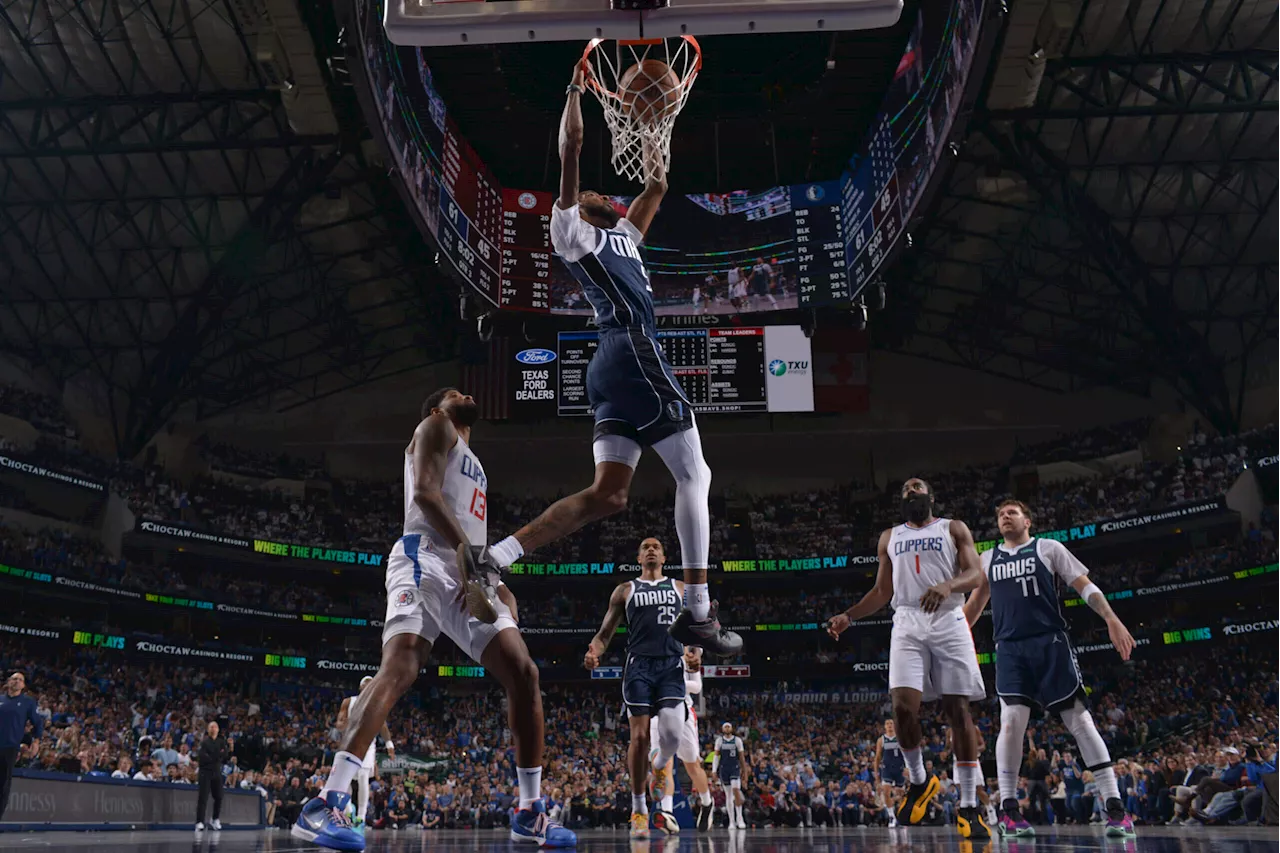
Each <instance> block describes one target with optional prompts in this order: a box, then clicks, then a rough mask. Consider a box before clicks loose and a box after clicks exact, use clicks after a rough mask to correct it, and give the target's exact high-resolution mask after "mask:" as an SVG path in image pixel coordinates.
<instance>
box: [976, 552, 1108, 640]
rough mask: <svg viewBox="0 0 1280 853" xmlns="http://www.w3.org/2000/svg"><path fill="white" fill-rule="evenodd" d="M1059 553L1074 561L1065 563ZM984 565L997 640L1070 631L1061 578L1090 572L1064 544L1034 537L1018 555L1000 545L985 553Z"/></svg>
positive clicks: (992, 629)
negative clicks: (1062, 594)
mask: <svg viewBox="0 0 1280 853" xmlns="http://www.w3.org/2000/svg"><path fill="white" fill-rule="evenodd" d="M1055 546H1056V547H1055ZM1059 551H1060V552H1061V554H1065V555H1066V557H1068V558H1070V560H1069V562H1068V561H1064V560H1062V559H1061V555H1060V554H1059V553H1058V552H1059ZM983 563H985V564H986V566H985V568H986V572H987V579H988V580H989V581H990V582H991V622H992V625H991V638H992V639H993V640H994V641H995V642H997V643H999V642H1000V641H1001V640H1018V639H1022V638H1024V637H1035V636H1038V635H1041V634H1056V633H1062V632H1065V631H1066V630H1067V620H1066V619H1065V618H1063V615H1062V604H1061V601H1060V600H1059V597H1058V578H1059V577H1062V578H1063V579H1064V580H1068V581H1070V580H1074V579H1075V578H1076V577H1079V576H1080V575H1081V574H1084V571H1083V569H1084V566H1082V565H1080V562H1079V561H1078V560H1076V559H1075V558H1074V557H1072V556H1071V554H1070V552H1069V551H1067V549H1066V547H1065V546H1064V545H1063V544H1062V543H1061V542H1057V541H1055V540H1052V539H1032V540H1031V541H1029V542H1027V543H1026V544H1025V545H1022V546H1020V547H1018V548H1017V549H1016V550H1014V551H1008V550H1006V548H1005V546H1004V545H997V546H996V547H994V548H992V549H991V550H990V551H988V552H986V554H983ZM1071 563H1074V566H1072V565H1070V564H1071ZM1075 567H1079V569H1080V571H1076V570H1075ZM1055 569H1057V571H1055Z"/></svg>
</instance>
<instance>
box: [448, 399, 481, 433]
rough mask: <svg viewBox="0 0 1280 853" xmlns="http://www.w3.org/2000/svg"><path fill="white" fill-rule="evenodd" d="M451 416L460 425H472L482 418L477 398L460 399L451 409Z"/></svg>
mask: <svg viewBox="0 0 1280 853" xmlns="http://www.w3.org/2000/svg"><path fill="white" fill-rule="evenodd" d="M449 416H450V417H451V418H453V421H454V423H456V424H457V425H458V426H464V427H471V426H475V425H476V421H478V420H480V407H479V406H477V405H476V402H475V400H459V401H458V402H456V403H454V404H453V406H452V408H450V410H449Z"/></svg>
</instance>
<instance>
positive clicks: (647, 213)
mask: <svg viewBox="0 0 1280 853" xmlns="http://www.w3.org/2000/svg"><path fill="white" fill-rule="evenodd" d="M644 158H645V161H646V162H647V163H648V164H649V168H648V169H646V170H645V171H646V172H648V173H650V174H652V175H654V176H655V177H653V178H651V179H649V180H648V181H645V185H644V191H643V192H641V193H640V195H638V196H636V197H635V200H634V201H632V202H631V206H630V207H628V208H627V221H628V222H630V223H631V224H632V225H634V226H635V227H636V230H637V231H639V232H640V233H641V234H648V233H649V226H650V225H651V224H652V223H653V217H654V216H655V215H656V214H657V212H658V208H659V207H660V206H661V205H662V197H663V196H665V195H666V194H667V175H666V172H665V171H663V168H662V153H661V152H660V151H658V149H657V147H656V146H655V145H654V144H653V142H651V141H650V140H648V139H646V140H645V141H644Z"/></svg>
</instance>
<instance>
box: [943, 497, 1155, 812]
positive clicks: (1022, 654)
mask: <svg viewBox="0 0 1280 853" xmlns="http://www.w3.org/2000/svg"><path fill="white" fill-rule="evenodd" d="M996 525H997V526H998V527H999V528H1000V534H1001V535H1002V536H1003V537H1004V541H1003V542H1002V543H1000V544H999V545H997V546H996V547H995V548H992V549H991V550H990V551H987V552H986V553H985V554H983V555H982V567H983V573H982V583H981V584H980V585H979V586H978V588H977V589H976V590H975V591H974V592H973V594H972V595H970V596H969V600H968V601H967V602H965V606H964V612H965V616H966V617H967V618H968V620H969V624H970V625H972V624H974V623H975V622H977V621H978V617H979V616H981V615H982V610H983V608H984V607H986V606H987V602H988V601H990V602H991V637H992V639H993V640H994V641H995V644H996V694H997V695H999V697H1000V735H999V737H997V738H996V775H997V777H998V778H999V781H1000V805H1001V809H1002V810H1003V812H1004V814H1003V816H1002V817H1001V818H1000V832H1001V834H1003V835H1005V836H1010V837H1026V836H1031V835H1035V830H1034V829H1032V828H1031V825H1030V824H1029V823H1027V821H1026V819H1025V818H1024V817H1023V816H1022V812H1021V810H1020V809H1019V808H1018V799H1017V796H1016V793H1015V792H1016V790H1017V785H1018V770H1019V768H1020V767H1021V766H1022V741H1023V736H1024V735H1025V734H1026V732H1027V723H1028V722H1029V721H1030V719H1031V704H1032V703H1033V702H1034V703H1036V704H1038V705H1041V706H1043V707H1044V709H1045V710H1046V711H1048V712H1050V713H1056V714H1059V715H1061V717H1062V723H1063V725H1064V726H1066V728H1067V729H1068V730H1069V731H1070V732H1071V734H1072V735H1074V736H1075V739H1076V746H1078V747H1079V748H1080V757H1081V758H1083V759H1084V763H1085V767H1086V769H1088V770H1090V771H1092V772H1093V778H1094V780H1095V781H1097V783H1098V792H1099V793H1100V794H1101V795H1102V798H1103V803H1104V805H1105V807H1106V812H1107V829H1106V833H1107V835H1109V836H1112V837H1118V838H1132V837H1134V835H1136V833H1135V831H1134V828H1133V820H1132V818H1130V817H1129V815H1128V814H1127V813H1126V812H1125V810H1124V803H1123V802H1122V801H1121V800H1120V788H1119V785H1118V784H1117V782H1116V773H1115V770H1114V769H1113V768H1112V763H1111V752H1110V751H1109V750H1108V749H1107V743H1106V741H1104V740H1103V739H1102V735H1100V734H1098V727H1097V726H1096V725H1094V722H1093V715H1092V714H1090V713H1089V702H1088V697H1087V696H1086V695H1085V691H1084V681H1083V680H1082V679H1081V677H1080V667H1079V665H1077V663H1076V654H1075V651H1074V650H1073V649H1072V648H1071V638H1070V637H1068V636H1067V620H1066V618H1065V617H1064V616H1063V615H1062V604H1061V599H1060V598H1059V594H1058V590H1059V587H1060V586H1062V585H1063V584H1065V585H1068V586H1070V587H1071V588H1072V589H1074V590H1075V591H1076V592H1077V593H1078V594H1079V595H1080V597H1081V598H1083V599H1084V600H1085V603H1086V604H1088V605H1089V609H1091V610H1092V611H1093V612H1094V613H1097V614H1098V616H1100V617H1102V619H1103V620H1104V621H1105V622H1106V623H1107V635H1108V636H1109V637H1110V638H1111V644H1112V645H1113V646H1115V649H1116V651H1117V652H1119V653H1120V658H1121V660H1128V659H1129V656H1130V655H1131V654H1133V649H1134V646H1135V643H1134V639H1133V635H1132V634H1130V633H1129V629H1128V628H1126V627H1125V624H1124V623H1123V622H1121V621H1120V618H1119V617H1118V616H1116V614H1115V611H1113V610H1112V609H1111V605H1110V604H1108V603H1107V597H1106V596H1105V595H1103V593H1102V590H1100V589H1098V587H1097V586H1096V585H1095V584H1094V583H1093V581H1092V580H1090V579H1089V570H1088V569H1087V568H1086V567H1085V565H1084V563H1081V562H1080V561H1079V560H1078V559H1076V557H1075V555H1074V554H1072V553H1071V552H1070V551H1068V550H1067V546H1066V545H1063V544H1062V543H1061V542H1058V541H1057V540H1055V539H1039V538H1035V537H1033V536H1032V535H1031V510H1030V509H1028V508H1027V505H1026V504H1024V503H1023V502H1022V501H1015V500H1007V501H1005V502H1004V503H1002V504H1000V506H999V507H997V508H996Z"/></svg>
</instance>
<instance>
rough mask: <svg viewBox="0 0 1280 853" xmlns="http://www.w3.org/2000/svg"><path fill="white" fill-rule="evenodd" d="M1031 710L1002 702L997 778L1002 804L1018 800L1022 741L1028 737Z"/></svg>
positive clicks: (997, 748)
mask: <svg viewBox="0 0 1280 853" xmlns="http://www.w3.org/2000/svg"><path fill="white" fill-rule="evenodd" d="M1029 722H1031V709H1030V708H1028V707H1027V706H1026V705H1010V704H1008V703H1006V702H1005V701H1004V700H1003V699H1001V700H1000V734H999V736H998V737H997V738H996V778H998V779H999V780H1000V803H1001V805H1003V804H1004V801H1005V800H1016V799H1017V798H1018V771H1019V770H1021V769H1022V739H1023V738H1025V737H1026V736H1027V723H1029Z"/></svg>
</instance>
